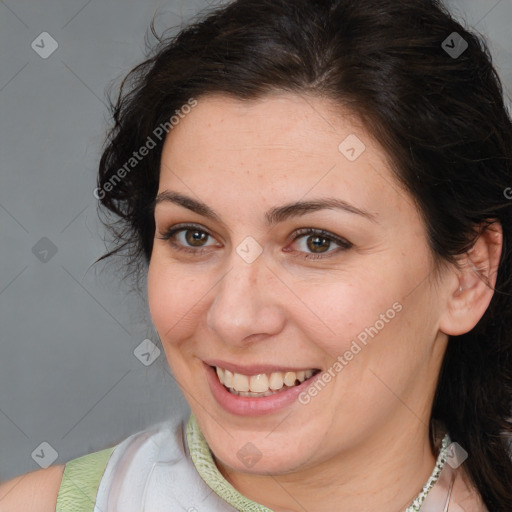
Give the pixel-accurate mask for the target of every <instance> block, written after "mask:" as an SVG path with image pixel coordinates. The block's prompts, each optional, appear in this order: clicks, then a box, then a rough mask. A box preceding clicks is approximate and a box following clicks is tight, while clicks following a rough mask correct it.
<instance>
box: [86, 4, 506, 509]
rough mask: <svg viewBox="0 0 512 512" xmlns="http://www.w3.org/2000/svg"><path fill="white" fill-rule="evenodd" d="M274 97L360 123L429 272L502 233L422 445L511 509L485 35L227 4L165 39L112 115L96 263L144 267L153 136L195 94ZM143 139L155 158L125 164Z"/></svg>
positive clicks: (502, 186) (429, 7)
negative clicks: (438, 426) (406, 201)
mask: <svg viewBox="0 0 512 512" xmlns="http://www.w3.org/2000/svg"><path fill="white" fill-rule="evenodd" d="M454 32H456V33H457V34H458V36H455V37H456V38H458V37H461V38H462V39H463V40H464V41H465V42H466V43H467V48H466V49H465V50H464V51H463V52H462V53H461V54H460V55H457V54H453V53H452V54H450V52H449V51H447V50H448V49H449V47H452V46H454V47H455V46H456V45H455V42H454V41H455V40H454V39H453V37H454V36H453V33H454ZM153 33H155V35H156V32H155V31H154V29H153ZM449 36H451V37H452V39H451V40H450V39H447V38H449ZM447 40H448V42H449V47H448V48H447V47H446V46H445V45H446V43H444V44H443V42H444V41H447ZM459 40H460V39H459ZM458 48H459V50H460V49H463V47H458ZM274 91H289V92H291V93H299V94H301V93H312V94H316V95H318V96H320V97H325V98H328V99H334V100H335V101H338V102H340V103H342V104H343V105H344V106H345V107H347V106H348V107H349V108H350V109H352V111H353V112H355V113H356V114H357V115H358V116H359V118H360V119H361V120H362V121H363V122H364V124H365V126H366V128H367V129H368V130H369V132H370V133H371V134H372V135H373V136H374V137H375V139H376V140H378V141H379V142H380V143H381V145H382V146H383V147H384V148H385V150H386V151H387V154H388V156H389V159H390V162H392V167H393V169H394V171H395V173H396V177H397V179H398V180H399V181H400V182H401V183H402V184H404V185H405V187H406V188H407V190H408V191H409V192H410V194H411V196H412V197H413V198H414V199H415V201H416V202H417V204H418V206H419V209H420V210H421V212H422V215H423V218H424V222H425V225H426V228H427V232H428V237H429V244H430V246H431V249H432V253H433V255H434V256H435V257H436V260H437V261H438V262H444V263H455V262H456V260H457V256H459V255H462V254H464V253H466V252H467V251H468V250H469V249H470V248H471V247H472V245H473V243H474V241H475V232H476V230H477V229H478V228H479V227H481V226H482V225H484V226H486V225H488V224H489V223H492V222H495V221H499V222H500V223H501V226H502V228H503V244H504V246H503V251H502V256H501V260H500V264H499V269H498V276H497V284H496V287H495V292H494V295H493V298H492V301H491V304H490V306H489V308H488V310H487V311H486V313H485V314H484V316H483V318H482V319H481V320H480V322H479V323H478V324H477V325H476V327H475V328H474V329H472V330H471V331H470V332H468V333H467V334H464V335H462V336H457V337H451V338H450V340H449V343H448V348H447V352H446V355H445V358H444V362H443V366H442V369H441V373H440V376H439V380H438V385H437V391H436V395H435V399H434V404H433V409H432V414H431V420H432V422H431V434H432V425H434V423H435V422H437V421H441V422H442V423H443V424H444V425H445V426H446V428H447V429H448V431H449V433H450V436H451V438H452V440H453V441H456V442H458V443H459V444H460V445H461V446H462V447H463V448H464V449H465V450H466V451H467V452H468V453H469V458H468V459H467V460H466V462H465V463H464V464H465V465H464V467H465V469H466V472H467V473H468V475H469V477H470V478H471V480H472V481H473V483H474V485H475V486H476V488H477V489H478V490H479V492H480V494H481V496H482V498H483V501H484V502H485V504H486V506H487V508H488V509H489V510H490V511H491V512H510V511H512V461H511V453H510V438H511V433H512V425H511V418H510V416H511V414H510V412H511V402H512V371H511V370H512V327H511V325H510V323H511V320H512V252H511V247H512V200H511V199H510V197H512V189H511V188H510V187H512V123H511V119H510V115H509V113H508V112H507V110H506V107H505V105H504V101H503V92H502V86H501V83H500V79H499V77H498V75H497V73H496V71H495V69H494V67H493V65H492V59H491V56H490V53H489V50H488V48H487V45H486V43H485V40H484V38H483V37H482V36H480V35H478V34H477V33H475V32H474V31H471V30H467V29H466V28H464V27H463V26H462V25H461V24H459V23H458V22H457V21H456V20H455V19H454V18H453V17H452V16H451V15H450V14H449V12H448V11H447V9H446V8H445V7H444V6H443V5H442V4H441V3H440V2H438V1H436V0H407V1H402V2H400V1H396V0H293V1H292V0H237V1H234V2H231V3H228V4H226V5H224V6H220V7H217V8H216V9H212V10H211V11H208V12H204V13H202V15H201V16H200V17H199V18H197V19H195V20H193V22H190V23H189V24H188V25H187V26H186V27H185V28H184V29H182V30H181V31H180V32H179V33H178V34H177V35H172V36H169V35H167V36H166V35H165V34H164V35H163V36H161V37H160V38H159V42H158V44H157V45H156V46H155V47H154V49H153V51H152V52H151V53H150V55H148V59H147V60H146V61H145V62H143V63H142V64H140V65H139V66H137V67H136V68H135V69H134V70H132V71H131V72H130V74H129V75H128V76H127V77H126V78H125V80H124V81H123V83H122V86H121V90H120V93H119V96H118V98H117V99H116V100H115V101H114V102H113V104H112V114H113V120H114V126H113V128H112V130H111V131H110V133H109V136H108V138H107V142H106V146H105V150H104V153H103V155H102V157H101V162H100V167H99V175H98V183H97V186H98V188H97V190H96V196H97V197H98V198H99V199H100V213H102V214H105V217H103V221H104V223H105V224H106V225H107V227H108V228H109V229H110V232H111V234H112V235H113V243H114V246H113V248H111V249H110V250H109V252H108V253H107V254H105V255H104V256H103V257H102V258H100V259H99V260H101V259H104V258H106V257H108V256H112V255H122V256H124V257H126V260H125V262H126V265H125V267H124V268H125V269H126V271H127V272H126V275H137V276H140V274H141V273H142V274H143V273H144V271H145V270H146V269H147V264H148V262H149V259H150V256H151V251H152V244H153V237H154V232H155V223H154V218H153V208H152V205H153V200H154V199H155V196H156V193H157V190H158V181H159V167H160V156H161V149H162V145H163V140H164V137H161V138H160V139H158V137H156V136H155V129H156V128H157V127H159V126H162V125H163V124H164V123H166V122H167V123H168V122H169V119H170V117H171V116H172V115H176V111H178V112H179V111H180V109H181V108H182V106H183V105H185V104H187V102H190V100H191V98H194V99H196V100H198V99H199V98H200V97H201V96H204V95H207V94H209V93H225V94H228V95H232V96H234V97H236V98H239V99H242V100H243V99H255V98H263V97H264V96H265V95H266V94H268V93H271V92H274ZM167 126H168V125H167ZM149 138H151V139H152V141H153V143H154V144H155V147H154V148H152V149H151V150H150V151H149V152H148V154H147V155H146V156H144V158H141V159H140V161H139V160H137V162H136V163H135V161H132V164H133V165H131V166H130V167H127V166H126V164H127V162H129V161H130V158H132V157H133V152H134V151H138V150H139V148H141V147H142V146H144V145H147V144H148V141H149ZM123 166H124V169H125V171H126V172H124V173H123V172H120V169H122V168H123ZM99 260H98V261H99Z"/></svg>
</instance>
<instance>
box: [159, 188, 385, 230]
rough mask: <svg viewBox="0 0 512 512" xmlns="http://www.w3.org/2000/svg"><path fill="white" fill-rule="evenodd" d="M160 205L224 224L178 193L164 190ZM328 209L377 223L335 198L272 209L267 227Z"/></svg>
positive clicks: (210, 210) (205, 208)
mask: <svg viewBox="0 0 512 512" xmlns="http://www.w3.org/2000/svg"><path fill="white" fill-rule="evenodd" d="M160 203H173V204H177V205H179V206H182V207H184V208H187V209H188V210H190V211H192V212H195V213H197V214H199V215H202V216H203V217H206V218H208V219H211V220H213V221H216V222H220V223H222V219H221V218H220V216H219V215H218V214H217V213H216V212H215V211H214V210H212V208H210V207H209V206H208V205H207V204H205V203H203V202H201V201H198V200H197V199H193V198H191V197H188V196H185V195H183V194H179V193H177V192H171V191H169V190H164V191H163V192H161V193H160V194H158V195H157V196H156V198H155V200H154V201H153V203H152V207H153V209H154V208H155V207H156V206H157V205H158V204H160ZM326 209H327V210H335V209H337V210H343V211H345V212H347V213H351V214H354V215H359V216H361V217H364V218H366V219H368V220H370V221H371V222H375V223H377V218H376V217H375V215H373V214H371V213H370V212H368V211H366V210H363V209H361V208H357V207H355V206H353V205H351V204H350V203H347V202H346V201H343V200H342V199H338V198H333V197H326V198H319V199H314V200H311V201H296V202H293V203H288V204H285V205H282V206H276V207H273V208H270V209H269V210H268V211H267V212H266V213H265V222H266V224H267V226H273V225H275V224H278V223H279V222H283V221H285V220H287V219H290V218H292V217H300V216H302V215H306V214H308V213H310V212H316V211H319V210H326Z"/></svg>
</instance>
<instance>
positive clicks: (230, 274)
mask: <svg viewBox="0 0 512 512" xmlns="http://www.w3.org/2000/svg"><path fill="white" fill-rule="evenodd" d="M271 276H272V274H271V272H270V270H269V269H268V268H267V267H266V262H265V260H264V258H263V257H261V256H259V257H257V258H256V259H255V260H253V261H251V262H250V263H249V262H248V261H246V260H245V259H244V258H243V256H240V255H239V254H238V253H236V252H235V251H234V252H233V254H232V257H231V260H230V266H229V270H228V271H227V273H226V274H225V275H224V277H223V278H222V279H221V281H220V282H219V283H218V286H217V287H216V288H215V291H214V298H213V300H212V302H211V304H210V306H209V309H208V312H207V325H208V327H209V328H210V329H211V330H212V331H214V332H215V334H216V335H217V336H218V337H220V338H222V339H223V340H224V341H225V342H228V343H233V344H237V343H238V344H239V343H241V342H243V341H244V339H246V338H248V337H249V336H253V335H257V334H267V335H273V334H277V333H278V332H279V331H280V330H281V329H282V327H283V321H284V315H283V311H282V308H281V305H280V304H279V301H278V298H277V296H276V295H275V283H274V284H273V283H272V281H273V279H272V277H271Z"/></svg>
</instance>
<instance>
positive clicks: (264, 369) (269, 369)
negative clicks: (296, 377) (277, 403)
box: [203, 359, 317, 375]
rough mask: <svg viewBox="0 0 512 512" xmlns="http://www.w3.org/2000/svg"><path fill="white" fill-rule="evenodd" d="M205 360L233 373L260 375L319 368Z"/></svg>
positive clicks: (206, 362)
mask: <svg viewBox="0 0 512 512" xmlns="http://www.w3.org/2000/svg"><path fill="white" fill-rule="evenodd" d="M203 362H204V363H205V364H207V365H209V366H215V367H217V366H218V367H220V368H222V369H223V370H229V371H230V372H231V373H241V374H242V375H258V374H259V373H273V372H300V371H305V370H313V369H317V368H315V367H314V366H301V367H291V366H277V365H274V364H251V365H241V364H237V363H230V362H228V361H221V360H220V359H208V360H203Z"/></svg>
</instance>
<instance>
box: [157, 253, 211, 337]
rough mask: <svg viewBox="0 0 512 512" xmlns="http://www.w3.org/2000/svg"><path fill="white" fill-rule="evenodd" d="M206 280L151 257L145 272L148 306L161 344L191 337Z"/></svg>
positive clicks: (204, 292) (202, 298) (201, 307)
mask: <svg viewBox="0 0 512 512" xmlns="http://www.w3.org/2000/svg"><path fill="white" fill-rule="evenodd" d="M208 283H209V281H208V279H207V276H202V277H201V278H198V277H197V276H194V275H193V274H192V273H190V272H184V271H183V268H182V267H180V266H179V265H175V264H174V265H173V264H170V263H162V262H161V261H160V260H159V259H158V258H157V257H152V259H151V262H150V265H149V269H148V303H149V311H150V314H151V318H152V320H153V323H154V325H155V328H156V330H157V331H158V334H159V335H160V339H161V341H162V343H163V344H164V346H165V345H167V344H169V343H173V344H175V343H178V342H179V341H180V340H181V339H184V338H186V337H188V336H189V335H190V334H192V333H193V330H194V329H195V327H196V324H197V321H198V318H199V316H200V315H201V314H202V309H204V301H205V300H206V298H207V297H206V295H207V290H208V289H209V288H211V285H209V284H208Z"/></svg>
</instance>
